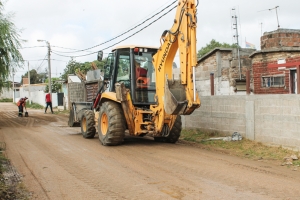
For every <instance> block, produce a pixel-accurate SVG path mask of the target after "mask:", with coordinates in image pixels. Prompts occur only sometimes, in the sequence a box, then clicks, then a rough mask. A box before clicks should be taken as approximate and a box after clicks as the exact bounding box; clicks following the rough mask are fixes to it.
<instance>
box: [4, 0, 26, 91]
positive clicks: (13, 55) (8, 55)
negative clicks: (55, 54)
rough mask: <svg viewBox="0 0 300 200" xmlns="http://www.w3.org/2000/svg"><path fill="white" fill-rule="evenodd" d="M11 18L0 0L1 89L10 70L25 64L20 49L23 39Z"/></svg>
mask: <svg viewBox="0 0 300 200" xmlns="http://www.w3.org/2000/svg"><path fill="white" fill-rule="evenodd" d="M10 18H11V15H10V14H8V15H4V14H3V3H2V2H1V0H0V91H2V88H3V87H4V86H5V83H6V82H7V80H8V77H9V74H10V72H11V71H12V70H14V69H16V68H17V67H20V66H21V65H22V64H23V57H22V55H21V53H20V52H19V50H18V48H21V42H22V40H20V39H19V34H18V30H17V29H16V27H15V25H14V23H12V22H11V21H10Z"/></svg>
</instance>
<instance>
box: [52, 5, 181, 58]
mask: <svg viewBox="0 0 300 200" xmlns="http://www.w3.org/2000/svg"><path fill="white" fill-rule="evenodd" d="M176 7H177V5H176V6H174V7H173V8H171V9H170V10H169V11H168V12H166V13H164V14H163V15H161V16H160V17H158V18H157V19H156V20H154V21H152V22H151V23H149V24H148V25H146V26H144V27H143V28H141V29H140V30H138V31H136V32H135V33H133V34H131V35H129V36H128V37H126V38H124V39H122V40H120V41H119V42H116V43H114V44H112V45H110V46H108V47H106V48H104V49H102V51H104V50H106V49H108V48H110V47H113V46H115V45H117V44H119V43H121V42H123V41H125V40H127V39H128V38H131V37H132V36H134V35H136V34H137V33H139V32H141V31H142V30H144V29H145V28H147V27H149V26H151V25H152V24H153V23H154V22H157V21H158V20H159V19H161V18H162V17H163V16H165V15H166V14H168V13H169V12H171V11H172V10H173V9H174V8H176ZM98 46H99V45H98ZM52 53H53V54H55V55H58V56H62V57H74V58H76V57H84V56H89V55H92V54H95V53H98V51H95V52H92V53H88V54H84V55H78V56H67V55H61V54H58V53H55V52H52Z"/></svg>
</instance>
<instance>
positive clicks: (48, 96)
mask: <svg viewBox="0 0 300 200" xmlns="http://www.w3.org/2000/svg"><path fill="white" fill-rule="evenodd" d="M45 101H46V108H45V114H46V113H47V108H48V106H50V110H51V113H52V114H53V110H52V102H51V97H50V93H47V94H46V97H45Z"/></svg>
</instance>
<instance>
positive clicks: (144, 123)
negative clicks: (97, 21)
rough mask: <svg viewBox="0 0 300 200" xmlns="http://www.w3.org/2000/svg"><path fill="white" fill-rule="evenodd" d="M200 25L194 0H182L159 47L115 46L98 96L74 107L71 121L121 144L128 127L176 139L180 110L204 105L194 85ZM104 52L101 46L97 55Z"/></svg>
mask: <svg viewBox="0 0 300 200" xmlns="http://www.w3.org/2000/svg"><path fill="white" fill-rule="evenodd" d="M196 28H197V18H196V5H195V0H179V1H178V6H177V11H176V17H175V20H174V24H173V27H172V28H171V29H170V30H167V31H164V32H163V34H162V36H161V46H160V47H159V48H155V47H148V46H137V45H129V46H119V47H116V48H114V49H113V50H112V52H111V53H110V54H109V55H108V57H107V61H106V64H105V73H104V80H103V81H102V82H101V83H100V84H99V90H98V93H97V95H96V96H95V98H94V100H93V102H92V103H90V104H88V106H87V107H88V109H87V108H86V107H85V108H84V109H81V111H80V112H78V111H76V110H72V111H71V112H72V114H70V120H71V122H69V123H70V124H73V123H72V122H73V121H74V120H75V119H76V118H77V119H78V120H79V121H80V125H81V131H82V134H83V137H85V138H93V137H94V136H95V134H96V132H98V135H99V139H100V141H101V143H102V144H103V145H119V144H121V143H122V142H123V139H124V137H125V132H127V133H128V134H129V135H131V136H144V135H147V136H152V137H154V139H155V140H156V141H160V142H169V143H175V142H177V140H178V138H179V137H180V132H181V129H182V123H181V115H189V114H191V113H193V111H194V110H195V109H196V108H198V107H200V99H199V97H198V94H197V92H196V89H195V67H196V64H197V52H196ZM177 51H178V53H179V57H180V79H179V80H174V79H173V72H172V70H173V67H172V66H173V60H174V57H175V54H176V52H177ZM102 55H103V52H101V51H100V52H99V53H98V60H102ZM81 104H82V103H81ZM73 108H76V103H73ZM76 113H77V115H76V117H74V114H76Z"/></svg>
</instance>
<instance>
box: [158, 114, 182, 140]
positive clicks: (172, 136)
mask: <svg viewBox="0 0 300 200" xmlns="http://www.w3.org/2000/svg"><path fill="white" fill-rule="evenodd" d="M181 129H182V122H181V116H180V115H178V116H177V117H176V120H175V123H174V125H173V127H172V130H171V131H170V133H169V135H168V136H167V137H154V140H155V141H156V142H167V143H176V142H177V141H178V139H179V137H180V133H181Z"/></svg>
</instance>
